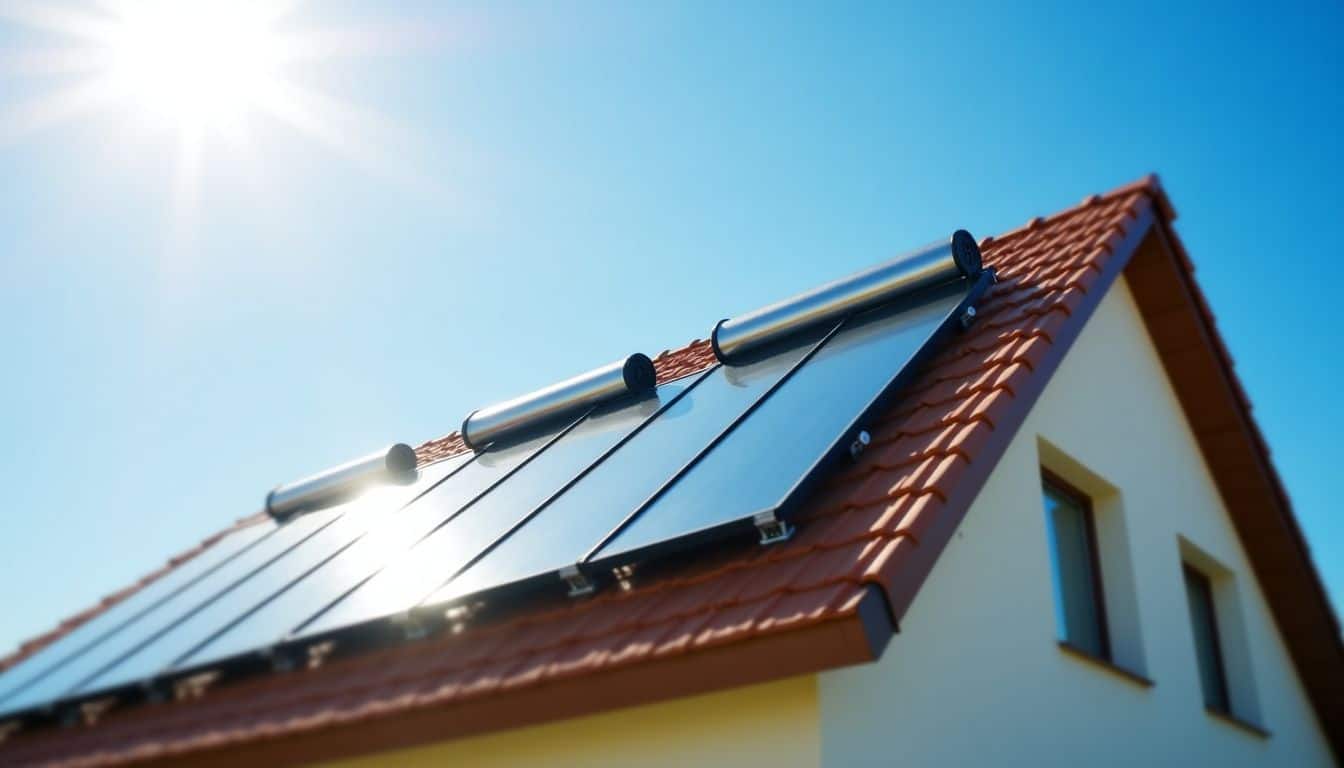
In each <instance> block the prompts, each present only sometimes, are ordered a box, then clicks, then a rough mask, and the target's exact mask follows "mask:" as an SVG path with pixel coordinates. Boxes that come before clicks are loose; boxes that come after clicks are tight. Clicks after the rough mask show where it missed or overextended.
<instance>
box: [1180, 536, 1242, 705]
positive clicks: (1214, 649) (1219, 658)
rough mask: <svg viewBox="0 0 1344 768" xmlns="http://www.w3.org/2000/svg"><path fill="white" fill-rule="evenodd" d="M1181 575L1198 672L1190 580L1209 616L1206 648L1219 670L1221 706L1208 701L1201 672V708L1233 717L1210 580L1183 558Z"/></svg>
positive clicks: (1230, 686)
mask: <svg viewBox="0 0 1344 768" xmlns="http://www.w3.org/2000/svg"><path fill="white" fill-rule="evenodd" d="M1181 575H1182V586H1184V587H1185V591H1186V600H1187V613H1190V632H1191V635H1192V639H1194V641H1195V642H1194V646H1195V647H1194V651H1195V665H1196V670H1197V671H1198V670H1199V669H1201V668H1202V660H1201V659H1200V658H1199V654H1200V652H1201V650H1202V649H1201V648H1200V645H1199V641H1198V634H1197V630H1196V628H1195V626H1194V622H1195V617H1194V614H1193V613H1191V612H1190V611H1189V608H1188V606H1189V602H1188V601H1190V600H1191V599H1192V590H1191V589H1190V585H1191V582H1194V583H1195V584H1197V585H1199V589H1200V594H1199V595H1198V598H1199V600H1200V601H1201V602H1203V603H1204V604H1205V605H1204V610H1205V612H1206V613H1207V615H1208V618H1209V627H1208V633H1209V643H1210V646H1211V647H1210V649H1209V650H1210V652H1211V653H1212V654H1213V665H1214V669H1215V671H1216V672H1217V673H1218V674H1217V677H1218V687H1219V689H1220V691H1219V692H1220V693H1221V694H1222V696H1221V698H1222V702H1221V706H1220V705H1219V703H1216V702H1211V701H1209V692H1208V691H1206V690H1204V675H1203V673H1202V672H1201V673H1200V674H1199V693H1200V698H1201V699H1203V702H1204V708H1205V709H1207V710H1209V711H1210V712H1213V713H1214V714H1218V715H1223V716H1225V717H1235V715H1234V714H1233V712H1232V685H1231V683H1230V681H1229V679H1228V675H1227V657H1226V655H1225V654H1224V653H1223V638H1222V630H1221V629H1220V628H1219V626H1218V603H1217V601H1216V600H1215V599H1214V596H1213V580H1212V579H1210V578H1209V575H1208V574H1207V573H1205V572H1204V571H1201V570H1200V569H1199V568H1197V567H1195V566H1193V565H1191V564H1190V563H1188V562H1186V561H1184V560H1182V561H1181Z"/></svg>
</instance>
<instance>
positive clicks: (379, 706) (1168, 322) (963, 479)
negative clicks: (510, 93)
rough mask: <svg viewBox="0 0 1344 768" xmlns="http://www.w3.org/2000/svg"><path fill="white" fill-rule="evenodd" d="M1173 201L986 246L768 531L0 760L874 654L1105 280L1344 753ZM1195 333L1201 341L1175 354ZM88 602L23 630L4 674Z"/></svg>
mask: <svg viewBox="0 0 1344 768" xmlns="http://www.w3.org/2000/svg"><path fill="white" fill-rule="evenodd" d="M1174 218H1175V212H1174V210H1173V209H1172V208H1171V205H1170V203H1169V202H1168V200H1167V197H1166V195H1165V193H1164V192H1163V190H1162V187H1161V185H1160V184H1159V182H1158V180H1157V178H1156V177H1153V176H1150V177H1147V178H1145V179H1142V180H1140V181H1138V182H1135V183H1133V184H1130V185H1127V186H1124V187H1121V188H1119V189H1116V190H1114V191H1112V192H1109V193H1107V194H1105V195H1099V196H1097V195H1094V196H1092V197H1089V198H1087V199H1086V200H1084V201H1083V202H1082V203H1081V204H1080V205H1078V206H1076V207H1074V208H1071V209H1069V210H1066V211H1063V212H1061V213H1059V214H1056V215H1053V216H1050V217H1048V218H1036V219H1032V220H1031V221H1030V222H1028V223H1027V224H1026V225H1025V226H1023V227H1022V228H1019V229H1017V230H1014V231H1012V232H1009V233H1006V234H1003V235H1000V236H998V237H994V238H987V239H985V240H984V241H982V249H983V252H984V258H985V263H986V266H990V267H994V268H995V269H996V270H997V271H998V275H999V282H998V284H997V285H995V286H994V287H993V288H992V290H991V292H990V294H989V295H988V296H987V297H986V298H985V299H984V300H983V301H982V302H981V304H980V305H979V318H980V319H979V321H978V322H977V323H976V324H975V325H974V326H972V328H971V329H970V330H969V331H968V332H967V333H965V334H963V335H961V336H959V337H957V339H956V341H955V343H952V344H949V345H947V347H946V348H944V349H942V350H941V351H940V352H939V353H938V354H937V355H935V356H934V358H933V359H932V360H931V362H929V363H928V364H927V365H925V367H924V368H923V369H922V370H921V371H920V373H919V375H918V376H917V378H916V380H915V383H914V384H913V385H911V386H910V387H909V388H908V389H907V390H906V391H905V392H904V393H903V394H902V395H900V396H899V397H897V398H896V399H895V401H894V402H896V403H897V404H896V405H895V406H893V407H892V408H891V409H890V410H889V411H888V412H887V413H885V414H884V415H883V417H882V418H880V419H879V420H878V422H877V423H875V424H873V425H872V427H871V429H870V432H871V433H872V437H873V443H872V445H871V447H870V448H869V450H867V451H866V452H865V453H864V454H863V455H862V457H861V459H860V460H859V461H858V462H857V463H855V464H854V465H852V466H850V467H849V468H847V469H845V470H844V471H841V472H838V473H837V474H836V475H835V476H833V477H830V478H829V479H828V480H827V482H826V483H825V484H824V485H823V487H822V489H821V490H820V491H818V492H817V493H815V494H814V495H813V496H812V497H811V498H810V499H809V500H808V501H807V503H806V504H805V505H804V506H803V509H802V510H801V515H800V520H799V523H800V524H799V526H798V533H797V535H796V536H795V537H794V538H793V539H792V540H790V541H788V542H786V543H783V544H779V545H776V546H773V547H769V548H751V549H741V548H723V549H716V550H715V551H713V552H709V553H706V554H705V556H704V557H700V558H697V559H696V560H695V561H694V562H691V563H689V564H686V565H678V566H675V567H667V568H663V569H661V570H660V571H659V572H657V573H653V574H646V573H641V574H639V577H638V578H637V579H636V580H635V581H634V582H633V583H632V584H631V585H630V588H629V589H626V590H608V591H606V592H603V593H599V594H598V595H597V596H595V597H593V598H590V599H585V600H576V601H568V602H564V603H560V604H556V603H545V604H538V605H530V606H522V607H519V609H518V610H516V611H514V612H512V613H511V614H506V615H502V616H499V617H494V618H491V619H490V620H482V621H480V622H469V623H467V624H466V625H465V626H457V627H454V628H453V630H452V631H445V632H440V633H438V634H435V635H432V636H430V637H428V638H424V639H421V640H418V641H414V642H408V643H405V644H401V645H396V646H393V647H387V648H379V649H374V650H368V651H364V652H356V653H351V654H349V655H341V654H339V653H334V654H330V655H321V654H315V655H314V656H313V657H312V658H311V660H310V664H309V666H308V668H306V669H302V670H297V671H292V672H288V673H284V674H279V673H277V674H267V675H260V676H252V677H248V678H244V679H240V680H237V681H231V680H219V681H212V680H211V679H210V678H209V676H204V677H202V678H201V679H200V680H198V681H196V682H197V683H198V684H195V685H190V686H183V687H180V689H179V691H178V696H177V700H175V701H169V702H164V703H160V704H154V705H146V706H134V707H123V708H118V707H115V706H113V707H111V708H106V709H105V708H103V707H99V706H89V707H85V708H84V711H83V715H84V722H77V723H74V724H71V725H69V726H66V727H56V728H35V729H32V730H30V731H22V730H20V731H18V732H15V733H11V734H10V735H9V737H8V739H6V741H5V743H4V744H0V761H3V762H16V763H27V762H34V763H36V762H56V763H64V764H71V765H111V764H120V763H128V762H136V761H148V760H155V759H167V758H181V759H190V760H191V761H192V762H193V763H194V764H199V763H208V762H212V761H214V762H220V763H236V762H241V761H242V760H245V759H249V758H251V757H257V758H266V759H269V760H272V761H275V760H278V759H284V760H298V759H319V758H322V757H334V756H339V755H344V754H352V753H357V752H362V751H370V750H374V749H384V748H391V747H395V746H400V745H406V744H412V743H417V742H419V741H427V740H431V739H442V738H446V737H448V736H452V735H462V734H467V733H474V732H480V731H483V730H489V729H494V728H500V727H506V726H516V725H522V724H526V723H531V722H540V721H544V720H548V719H555V718H558V717H564V716H570V715H577V714H584V713H587V712H593V711H599V710H602V709H607V708H611V707H616V706H623V705H629V704H635V703H643V702H648V701H651V700H657V699H661V698H671V697H675V696H681V695H688V694H691V693H697V692H701V691H706V690H712V689H717V688H725V687H728V686H731V685H736V684H742V683H747V682H755V681H760V680H764V679H770V678H775V677H783V676H786V675H792V674H800V673H805V672H811V671H817V670H820V669H826V668H831V667H835V666H839V665H843V664H852V663H856V662H860V661H864V660H869V659H873V658H876V657H877V656H878V655H879V654H880V653H881V652H882V649H883V647H884V645H885V643H886V642H887V640H888V638H889V637H890V636H891V633H892V632H893V630H894V627H895V626H896V624H897V623H898V622H899V621H900V619H901V617H902V616H903V615H904V613H905V610H906V609H907V608H908V606H909V605H910V603H911V602H912V600H913V599H914V596H915V594H916V593H917V591H918V589H919V587H920V585H921V584H922V583H923V580H924V578H925V577H926V576H927V575H928V573H929V571H930V570H931V569H932V566H933V563H934V561H935V560H936V558H937V556H938V554H939V553H940V552H941V550H942V548H943V545H944V544H945V543H946V541H947V540H948V538H949V537H950V536H951V535H952V533H953V532H954V531H955V528H956V526H957V524H958V523H959V522H960V520H961V518H962V516H963V515H964V514H965V512H966V510H967V509H968V508H969V506H970V504H971V502H972V500H973V499H974V498H975V496H976V494H977V493H978V492H979V489H980V487H981V486H982V485H983V483H984V481H985V480H986V478H987V477H988V475H989V473H990V471H991V470H992V468H993V467H994V465H995V464H996V463H997V461H998V458H999V457H1000V456H1001V455H1002V453H1003V451H1004V450H1005V449H1006V448H1007V445H1008V443H1009V441H1010V440H1011V439H1012V437H1013V435H1014V433H1015V432H1016V431H1017V428H1018V427H1019V426H1020V425H1021V423H1022V421H1023V420H1024V419H1025V417H1026V414H1027V412H1028V410H1029V409H1030V407H1031V405H1032V404H1033V403H1034V402H1035V400H1036V398H1037V397H1038V396H1039V395H1040V393H1041V392H1042V390H1043V389H1044V387H1045V384H1046V382H1047V381H1048V380H1049V377H1050V375H1051V374H1052V373H1053V371H1054V369H1055V367H1056V366H1057V365H1058V363H1059V361H1060V360H1061V359H1062V357H1063V355H1064V353H1065V352H1066V351H1067V349H1068V348H1069V345H1070V344H1071V343H1072V341H1073V340H1074V339H1075V338H1076V337H1077V335H1078V333H1079V332H1080V331H1081V329H1082V326H1083V324H1084V323H1085V321H1086V319H1087V317H1088V316H1089V315H1090V313H1091V312H1092V310H1093V309H1094V308H1095V307H1096V305H1097V304H1098V303H1099V301H1100V298H1101V296H1102V295H1103V294H1104V293H1105V291H1106V289H1107V288H1108V287H1109V286H1110V285H1111V284H1112V283H1113V282H1114V281H1115V279H1116V278H1117V277H1118V276H1119V275H1121V274H1122V273H1123V274H1125V275H1126V277H1127V279H1128V280H1129V282H1130V284H1131V288H1132V290H1133V291H1134V294H1135V297H1136V301H1137V302H1138V303H1139V306H1140V311H1141V313H1142V314H1143V315H1144V317H1145V321H1146V322H1147V323H1148V325H1149V329H1150V332H1151V333H1152V335H1153V337H1154V341H1155V344H1156V346H1157V347H1158V351H1159V354H1160V355H1161V356H1162V358H1163V360H1164V362H1166V364H1167V366H1168V369H1169V372H1170V373H1171V376H1172V378H1173V383H1174V385H1175V388H1176V390H1177V394H1178V397H1180V398H1181V400H1182V403H1183V405H1184V406H1185V407H1186V409H1187V411H1188V412H1191V421H1192V425H1193V427H1194V429H1195V431H1196V436H1197V439H1198V440H1199V442H1200V445H1201V449H1202V450H1203V452H1204V454H1205V458H1206V461H1208V462H1209V464H1210V467H1211V469H1212V471H1213V474H1214V476H1215V480H1216V482H1217V483H1218V484H1219V488H1220V491H1222V495H1223V498H1224V501H1225V503H1226V504H1227V506H1228V508H1229V511H1230V512H1232V514H1233V518H1234V523H1235V524H1236V525H1237V528H1238V531H1239V533H1241V536H1242V539H1243V542H1244V543H1245V544H1246V546H1247V550H1248V553H1249V554H1250V555H1251V559H1252V562H1253V565H1254V567H1255V569H1256V572H1257V576H1258V577H1259V578H1260V580H1261V582H1262V583H1263V584H1264V585H1265V588H1266V593H1267V596H1268V597H1269V601H1270V603H1271V605H1272V606H1273V608H1274V610H1275V615H1276V619H1277V620H1278V621H1279V623H1280V626H1281V628H1282V629H1283V631H1284V634H1285V636H1286V638H1287V641H1288V646H1289V649H1290V652H1291V653H1292V655H1293V658H1294V661H1295V663H1296V664H1297V667H1298V670H1299V675H1300V677H1301V678H1302V680H1303V682H1304V684H1305V685H1306V686H1307V688H1308V692H1309V694H1310V696H1311V698H1312V700H1313V702H1314V703H1315V704H1316V707H1317V711H1318V714H1319V716H1320V717H1321V720H1322V722H1323V724H1324V725H1325V729H1326V731H1327V733H1328V735H1329V736H1330V738H1331V740H1332V743H1333V744H1334V746H1335V749H1336V752H1337V754H1344V751H1341V744H1344V704H1342V703H1341V702H1344V694H1341V693H1340V692H1341V691H1344V652H1341V649H1340V641H1339V627H1338V623H1337V621H1336V620H1335V617H1334V614H1333V613H1332V611H1331V609H1330V607H1329V603H1328V601H1327V600H1326V598H1325V594H1324V590H1323V588H1322V586H1321V584H1320V581H1319V578H1318V577H1317V576H1316V574H1315V571H1314V569H1313V567H1312V565H1311V562H1310V556H1309V553H1308V551H1307V548H1306V544H1305V540H1304V539H1303V538H1302V536H1301V533H1300V531H1299V530H1298V528H1297V526H1296V523H1295V522H1294V520H1293V517H1292V513H1291V509H1290V507H1289V505H1288V501H1287V496H1286V494H1285V493H1284V492H1283V488H1282V484H1281V483H1280V482H1279V480H1278V478H1277V476H1276V475H1275V473H1274V471H1273V467H1272V464H1270V462H1269V460H1268V451H1267V449H1266V448H1265V445H1264V441H1263V438H1262V437H1261V436H1260V434H1259V431H1258V430H1257V429H1256V428H1255V425H1254V422H1253V420H1252V418H1251V415H1250V406H1249V401H1248V400H1247V399H1246V397H1245V394H1244V393H1243V392H1242V391H1241V390H1240V389H1239V385H1237V384H1236V380H1235V376H1233V375H1232V373H1231V370H1232V364H1231V359H1230V357H1229V356H1228V354H1227V351H1226V349H1225V347H1223V346H1222V343H1221V341H1219V340H1218V337H1217V332H1216V328H1215V327H1214V325H1213V320H1212V315H1211V314H1210V313H1209V311H1208V306H1207V302H1206V301H1204V299H1203V297H1202V295H1201V294H1199V293H1198V289H1197V287H1195V285H1194V282H1193V266H1192V264H1191V263H1190V261H1189V259H1188V258H1187V257H1186V256H1185V254H1184V251H1183V250H1182V249H1181V247H1180V245H1179V242H1178V241H1177V240H1176V239H1175V236H1174V233H1173V232H1172V231H1171V229H1170V222H1171V221H1172V220H1173V219H1174ZM1191 329H1193V330H1191ZM1191 334H1193V336H1192V335H1191ZM1192 338H1193V339H1194V341H1191V339H1192ZM1192 345H1198V349H1201V350H1205V351H1206V354H1191V349H1192ZM713 360H714V358H713V354H712V352H711V351H710V349H709V344H708V342H706V341H695V342H692V343H691V344H689V345H687V346H686V347H683V348H681V349H678V350H674V351H669V352H664V353H663V354H661V355H659V356H658V357H657V358H656V359H655V365H656V369H657V372H658V378H659V381H660V382H662V381H667V380H671V379H674V378H678V377H681V376H685V375H688V374H691V373H694V372H696V371H699V370H703V369H704V368H706V367H708V366H709V365H711V364H712V363H713ZM1228 393H1230V394H1228ZM1214 395H1218V397H1214ZM1224 395H1226V396H1224ZM1220 398H1221V399H1220ZM1214 400H1216V401H1217V402H1216V403H1213V404H1212V405H1209V403H1211V402H1213V401H1214ZM1200 403H1204V404H1205V405H1204V406H1200V405H1198V404H1200ZM1192 409H1193V410H1192ZM463 451H465V447H464V446H463V445H462V442H461V439H460V437H459V436H458V435H456V434H451V435H448V436H447V437H444V438H442V439H440V440H435V441H431V442H428V443H426V444H424V445H422V446H420V447H419V448H418V449H417V453H418V456H419V459H420V461H421V462H422V463H426V462H429V461H433V460H437V459H440V458H444V457H447V456H451V455H454V454H456V453H459V452H463ZM240 524H246V522H245V521H244V522H242V523H240ZM215 538H218V537H215ZM211 543H212V540H207V541H206V542H204V543H203V544H202V545H201V547H198V548H197V550H195V551H200V550H202V549H203V548H204V547H208V546H210V545H211ZM191 555H192V553H188V554H187V555H185V556H184V557H190V556H191ZM181 559H182V558H178V559H175V561H173V562H171V563H170V565H169V566H168V567H172V565H173V563H175V562H179V561H180V560H181ZM152 577H153V576H152V575H151V577H148V578H152ZM141 583H142V584H143V583H145V581H142V582H141ZM132 589H134V588H132ZM128 593H129V590H128V591H123V592H122V593H117V594H116V595H113V596H110V597H109V598H107V599H105V600H104V602H103V604H102V605H103V607H104V608H105V607H106V605H108V604H110V603H111V602H114V601H115V600H117V599H121V598H124V596H125V595H126V594H128ZM97 610H99V609H98V608H95V609H94V611H92V612H86V613H85V614H81V615H80V616H78V617H75V619H72V620H70V621H67V622H65V623H63V624H62V626H61V628H58V629H57V630H56V631H55V632H53V633H49V634H48V635H46V636H44V637H43V638H39V639H37V640H35V641H33V642H30V643H28V644H25V646H24V647H22V648H21V649H20V651H19V652H18V653H17V654H15V655H12V656H11V657H9V658H7V659H5V660H4V661H0V669H3V668H4V667H5V666H8V665H12V664H14V663H16V661H17V660H18V659H19V658H22V657H24V656H26V655H30V654H31V653H33V652H35V651H36V650H37V649H38V648H40V647H41V645H42V644H44V643H47V642H51V641H53V640H54V639H55V638H56V637H57V636H59V634H60V633H61V632H65V631H69V630H70V629H72V628H73V627H74V626H76V625H77V624H78V622H79V621H80V620H81V617H82V618H83V620H87V618H88V617H90V616H92V615H93V614H94V613H95V612H96V611H97ZM804 649H805V650H806V652H803V650H804ZM361 726H367V727H361ZM0 728H2V727H0ZM11 730H12V729H11ZM0 732H3V731H2V730H0Z"/></svg>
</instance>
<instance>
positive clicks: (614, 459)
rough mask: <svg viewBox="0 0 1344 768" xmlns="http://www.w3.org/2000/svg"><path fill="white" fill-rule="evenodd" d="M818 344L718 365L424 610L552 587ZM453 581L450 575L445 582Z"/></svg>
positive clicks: (447, 587)
mask: <svg viewBox="0 0 1344 768" xmlns="http://www.w3.org/2000/svg"><path fill="white" fill-rule="evenodd" d="M814 342H815V339H808V340H807V342H806V343H802V344H798V345H795V346H793V347H792V348H791V349H787V350H784V351H781V352H779V353H778V354H775V355H772V356H771V357H769V358H766V359H765V360H763V361H760V362H757V363H755V364H751V365H744V366H724V365H720V366H717V367H715V368H713V369H712V370H710V371H708V372H707V373H704V374H701V375H700V376H699V377H698V378H696V379H695V380H693V381H692V383H691V384H689V385H687V386H686V387H685V389H684V391H683V392H682V393H681V396H680V397H679V398H677V399H675V400H674V399H672V398H668V399H669V402H671V406H670V407H669V408H668V409H667V410H666V411H664V412H663V413H662V414H661V415H659V417H658V418H657V419H655V420H654V421H653V422H652V423H651V424H649V426H648V427H647V428H645V429H644V430H642V431H641V432H640V433H639V434H638V435H636V436H635V437H633V438H632V439H631V440H630V441H629V442H628V443H626V444H625V445H624V446H622V447H621V449H620V450H619V451H617V452H616V453H615V454H613V455H612V456H610V457H608V458H607V459H606V461H604V462H602V463H601V464H599V465H597V466H596V467H594V468H593V469H592V470H591V471H590V472H589V473H588V474H587V475H586V476H585V477H583V478H582V479H581V480H579V481H578V482H577V483H575V485H574V486H573V487H572V488H570V489H569V490H568V491H567V492H566V493H565V494H564V495H563V496H561V497H559V498H558V499H555V500H554V501H553V502H552V503H551V504H549V505H548V506H547V507H545V508H544V509H542V510H540V511H539V512H538V513H537V514H536V517H534V518H533V519H532V520H531V522H529V523H528V525H527V526H525V527H523V528H521V529H520V530H518V531H516V532H514V534H513V535H512V536H510V537H509V538H508V539H506V540H505V541H504V542H502V543H501V544H500V545H499V546H498V547H497V548H496V549H494V550H493V551H491V552H490V553H488V554H487V555H485V557H483V558H482V559H481V560H480V561H479V562H477V563H476V564H475V565H473V566H472V567H471V568H469V569H468V570H467V571H466V572H464V573H463V574H462V575H461V576H459V577H458V578H456V579H454V580H453V581H452V582H450V583H448V584H447V585H445V586H443V587H441V588H440V590H439V591H438V592H437V593H435V594H434V595H433V596H432V597H429V599H428V600H427V601H425V602H427V603H438V602H441V601H443V600H448V599H452V598H455V597H460V596H462V595H466V594H470V593H474V592H476V591H478V590H480V589H484V588H487V587H490V586H494V585H501V584H508V583H512V582H516V581H521V580H523V579H526V578H528V577H533V576H538V575H542V574H547V575H551V578H552V579H553V580H554V579H555V577H554V576H553V574H555V573H556V572H557V571H559V570H560V569H562V568H564V567H566V566H570V565H573V564H575V563H577V562H579V560H581V559H582V558H583V556H584V555H585V554H587V552H588V550H589V549H590V548H592V547H593V545H595V544H596V543H598V542H599V541H600V540H601V539H602V537H603V536H605V535H606V534H607V533H608V532H610V531H611V530H612V529H614V528H615V527H616V526H618V525H620V523H621V521H622V520H623V519H625V518H626V516H628V515H629V514H630V513H632V512H633V511H634V510H636V509H638V508H639V506H640V505H641V504H643V503H644V502H645V501H646V500H647V499H649V498H650V497H652V496H653V495H654V494H656V493H657V492H658V490H659V488H660V487H662V486H663V484H665V483H666V482H667V481H668V480H669V479H670V478H672V476H673V475H674V474H676V472H677V471H678V470H679V469H681V468H682V467H683V466H685V465H686V464H688V463H689V462H691V461H692V460H693V459H694V458H695V455H696V453H697V452H698V451H700V450H701V449H702V448H704V447H705V446H706V445H707V444H708V443H709V441H710V440H713V439H714V438H715V436H716V435H718V434H719V433H720V432H722V431H723V429H724V428H725V427H726V426H727V425H728V424H729V423H730V422H731V421H732V420H733V419H735V418H737V417H738V416H740V415H741V414H743V413H744V412H746V410H747V409H748V408H750V407H751V405H752V403H754V402H756V400H757V399H758V398H759V397H760V396H761V395H762V394H763V393H764V392H766V391H767V390H768V389H769V388H770V387H771V386H773V385H774V384H776V383H777V382H778V381H779V380H780V378H781V377H783V375H784V374H785V373H786V372H788V370H789V369H790V368H791V367H793V366H794V365H795V364H797V363H798V361H799V360H801V359H802V358H803V356H804V355H805V354H807V352H808V351H809V350H810V349H811V346H812V343H814ZM451 575H452V574H444V579H445V580H446V579H447V577H448V576H451Z"/></svg>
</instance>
